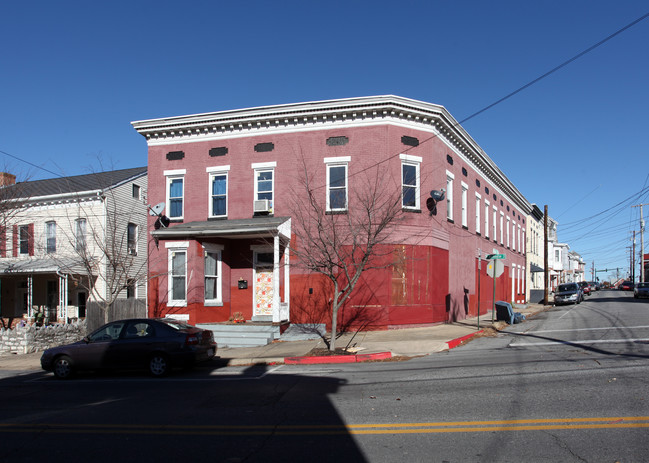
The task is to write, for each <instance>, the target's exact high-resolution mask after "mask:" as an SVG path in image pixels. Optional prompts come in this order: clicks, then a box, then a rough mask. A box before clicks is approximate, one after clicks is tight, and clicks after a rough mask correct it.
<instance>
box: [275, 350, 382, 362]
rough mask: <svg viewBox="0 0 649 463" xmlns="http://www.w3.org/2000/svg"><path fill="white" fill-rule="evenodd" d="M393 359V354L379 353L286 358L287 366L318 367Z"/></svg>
mask: <svg viewBox="0 0 649 463" xmlns="http://www.w3.org/2000/svg"><path fill="white" fill-rule="evenodd" d="M391 357H392V352H378V353H376V354H357V355H328V356H322V357H286V358H285V359H284V363H285V364H287V365H316V364H324V363H359V362H368V361H370V360H385V359H388V358H391Z"/></svg>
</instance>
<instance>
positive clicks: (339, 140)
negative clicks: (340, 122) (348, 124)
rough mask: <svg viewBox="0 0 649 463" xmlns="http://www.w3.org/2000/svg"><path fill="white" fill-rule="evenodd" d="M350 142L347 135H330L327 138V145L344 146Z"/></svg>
mask: <svg viewBox="0 0 649 463" xmlns="http://www.w3.org/2000/svg"><path fill="white" fill-rule="evenodd" d="M347 143H349V138H347V137H329V138H327V146H343V145H346V144H347Z"/></svg>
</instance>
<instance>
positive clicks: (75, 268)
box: [0, 257, 88, 275]
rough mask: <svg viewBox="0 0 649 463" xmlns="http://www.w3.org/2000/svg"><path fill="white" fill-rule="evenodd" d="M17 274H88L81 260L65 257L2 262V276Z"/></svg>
mask: <svg viewBox="0 0 649 463" xmlns="http://www.w3.org/2000/svg"><path fill="white" fill-rule="evenodd" d="M17 273H23V274H24V273H72V274H76V275H85V274H87V273H88V271H87V270H86V268H85V266H84V265H83V263H82V262H81V261H80V260H79V259H75V258H73V257H63V258H59V259H54V258H51V257H32V258H29V259H24V258H23V259H6V260H5V259H3V260H0V274H4V275H11V274H17Z"/></svg>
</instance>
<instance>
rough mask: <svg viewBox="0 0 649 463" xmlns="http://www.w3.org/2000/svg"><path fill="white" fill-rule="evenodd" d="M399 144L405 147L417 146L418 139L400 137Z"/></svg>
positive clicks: (405, 136)
mask: <svg viewBox="0 0 649 463" xmlns="http://www.w3.org/2000/svg"><path fill="white" fill-rule="evenodd" d="M401 143H403V144H404V145H406V146H419V139H418V138H415V137H409V136H407V135H404V136H403V137H401Z"/></svg>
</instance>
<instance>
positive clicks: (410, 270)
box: [148, 125, 525, 328]
mask: <svg viewBox="0 0 649 463" xmlns="http://www.w3.org/2000/svg"><path fill="white" fill-rule="evenodd" d="M404 135H406V136H410V137H415V138H417V139H419V140H420V142H421V143H420V144H419V146H415V147H413V146H406V145H404V144H403V143H402V141H401V140H402V136H404ZM333 136H336V137H339V136H346V137H348V139H349V143H348V144H346V145H342V146H328V145H327V144H326V140H327V138H329V137H333ZM431 137H432V138H431ZM424 140H428V141H426V142H425V143H424ZM262 142H264V143H265V142H270V143H273V144H274V149H273V151H271V152H261V153H260V152H256V151H255V149H254V147H255V145H256V144H257V143H262ZM220 146H225V147H227V148H228V153H227V154H226V155H224V156H218V157H210V156H209V154H208V153H209V150H210V149H211V148H214V147H220ZM170 151H183V152H184V158H183V159H181V160H175V161H169V160H167V159H166V154H167V153H168V152H170ZM399 154H408V155H411V156H419V157H421V158H422V164H421V199H420V201H421V212H420V213H407V214H405V218H404V220H403V222H402V223H400V224H399V226H398V227H397V229H396V230H395V231H394V233H393V235H392V241H393V243H398V244H400V245H402V251H401V252H402V253H403V254H404V255H405V256H406V257H405V264H404V268H403V272H402V276H400V277H399V278H397V277H395V274H394V269H389V270H388V269H386V270H384V271H374V272H370V273H368V274H367V275H365V276H364V277H363V282H362V283H363V285H361V286H360V287H359V288H363V290H359V291H358V294H355V295H354V300H353V302H350V303H348V304H347V305H346V306H345V308H344V310H343V313H342V314H341V317H342V318H341V322H342V323H349V324H355V325H359V324H362V323H366V324H369V325H373V326H375V327H377V328H381V327H382V328H386V327H390V326H395V325H417V324H427V323H440V322H445V321H453V320H459V319H463V318H465V317H467V316H471V315H474V314H477V301H478V295H477V293H478V287H477V286H478V284H477V283H478V271H477V259H478V254H479V253H480V252H482V256H483V257H484V256H485V255H486V254H488V253H492V252H499V253H505V254H506V256H507V258H506V261H505V263H506V265H507V267H508V268H507V269H506V270H505V274H504V275H503V276H502V277H500V282H499V285H500V286H498V289H497V299H503V300H510V299H511V283H512V280H511V276H510V268H511V266H512V265H513V264H516V265H521V266H523V267H524V265H525V256H524V253H523V252H521V251H522V250H521V251H519V250H516V251H514V250H512V249H511V248H508V247H507V246H506V243H502V244H501V242H500V232H498V233H497V237H496V238H497V241H494V240H493V237H489V238H487V237H486V236H485V233H484V200H485V199H486V198H488V200H489V202H490V213H491V210H492V209H491V205H494V204H495V205H496V206H497V209H498V217H499V214H500V212H501V211H502V212H503V213H504V214H505V217H509V218H510V220H512V221H513V223H515V224H517V225H518V224H520V225H521V227H522V228H523V229H524V228H525V227H524V220H525V217H524V214H523V213H521V211H519V210H518V209H517V208H516V207H515V206H514V204H513V203H512V202H510V201H509V200H508V199H507V197H506V196H505V195H503V194H501V192H499V191H497V190H496V189H495V187H494V185H493V184H491V183H490V182H489V181H487V180H486V179H485V177H484V176H483V175H482V174H481V173H480V172H476V171H474V169H473V168H472V165H471V164H470V163H469V162H468V161H465V160H464V159H463V158H462V157H461V156H460V155H459V154H457V153H456V152H455V151H454V150H453V149H451V148H450V147H449V146H448V145H446V144H445V143H444V142H443V141H441V140H440V139H438V138H435V137H434V136H433V134H431V133H428V132H423V131H417V130H413V129H406V128H403V127H398V126H394V125H383V126H370V127H355V128H350V127H346V128H340V129H333V130H313V131H304V132H296V133H282V134H280V133H269V134H267V135H261V136H250V137H239V138H229V139H224V140H218V141H209V142H193V143H178V144H173V145H165V146H151V147H149V171H148V174H149V192H148V200H149V203H150V204H157V203H159V202H163V201H165V176H164V171H165V170H176V169H186V174H185V207H184V222H192V221H205V220H207V219H208V182H209V174H208V173H206V168H207V167H215V166H225V165H227V166H229V167H230V168H229V171H228V218H229V219H241V218H250V217H252V215H253V211H252V205H253V199H254V198H253V196H254V183H253V182H254V172H253V169H252V168H251V164H252V163H263V162H276V163H277V166H276V168H275V196H274V215H275V216H290V215H291V201H290V198H291V197H292V196H293V195H295V194H296V193H295V192H296V191H298V192H299V191H300V189H299V185H298V183H297V179H298V178H299V177H300V175H301V173H300V170H299V167H300V165H301V163H302V160H303V159H305V160H306V164H307V165H308V168H309V171H310V172H312V173H313V174H314V175H315V178H316V179H319V180H320V185H319V186H320V188H319V191H320V193H321V194H322V195H323V196H324V195H325V191H326V190H325V188H324V186H325V175H326V170H325V169H326V165H325V163H324V162H323V160H324V158H325V157H338V156H350V157H351V162H350V164H349V188H350V191H351V190H352V189H353V188H354V187H355V183H354V182H355V180H354V179H355V178H356V177H354V175H355V174H356V173H360V172H363V171H364V170H365V169H367V168H368V167H370V166H374V165H376V163H377V162H378V161H385V162H383V163H382V164H381V169H382V170H381V175H382V177H383V178H384V179H386V181H392V182H393V184H394V185H395V188H400V175H401V160H400V158H399ZM448 156H450V159H451V160H452V164H451V163H450V162H449V160H448ZM447 171H448V172H451V173H452V174H453V175H454V177H455V181H454V211H453V216H454V221H452V222H451V221H448V220H447V217H446V212H447V211H446V201H441V202H440V203H439V204H438V205H437V214H436V215H431V214H430V212H429V211H428V210H427V209H426V206H425V204H426V199H427V198H428V197H429V196H428V195H429V192H430V190H432V189H437V190H439V189H441V188H446V172H447ZM465 173H466V175H465ZM476 181H478V182H479V184H480V185H479V186H478V184H477V183H476ZM461 182H464V183H466V185H467V186H468V193H467V194H468V222H467V225H466V227H463V226H462V224H461V216H462V212H461ZM485 189H488V191H489V193H487V191H486V190H485ZM476 192H477V193H479V194H480V195H481V198H482V202H481V207H482V210H481V213H480V219H481V222H482V223H481V226H480V229H481V233H480V234H477V233H476V224H475V197H476V196H475V194H476ZM494 194H495V195H496V199H494V198H493V195H494ZM501 201H502V205H501ZM350 207H353V203H352V202H350ZM508 208H509V210H508ZM492 220H493V219H492V217H491V215H490V217H489V228H490V229H489V235H491V234H492V233H491V224H492ZM153 223H154V218H152V217H151V218H150V219H149V228H150V230H152V229H153ZM505 223H506V220H505ZM173 226H174V225H173V224H172V225H171V227H173ZM498 228H500V226H499V223H498ZM505 236H506V235H505ZM510 239H511V238H510ZM523 241H524V240H523ZM223 243H225V246H226V248H225V250H224V253H223V279H224V287H223V300H224V304H223V306H222V307H219V308H215V307H203V305H202V298H203V281H202V278H203V277H202V275H203V268H202V265H203V264H202V257H201V253H202V248H201V246H200V245H199V244H197V243H196V242H194V241H191V246H190V248H191V249H192V251H191V252H192V253H193V255H192V259H191V260H192V264H190V265H191V269H188V271H191V272H193V277H192V281H191V285H192V287H191V289H190V291H189V292H188V307H187V308H174V309H173V310H175V311H182V312H183V313H187V312H189V313H190V314H191V315H190V316H191V321H192V322H196V323H201V322H208V321H223V320H227V319H228V318H229V317H230V316H231V315H232V314H233V312H235V311H237V312H238V311H240V312H242V313H243V314H244V316H245V317H246V318H249V317H250V316H251V315H252V298H253V295H252V287H253V285H252V270H251V268H250V256H251V254H250V250H249V246H250V242H247V241H245V240H242V241H241V242H238V241H224V242H223ZM151 251H152V252H151V258H150V262H149V265H150V267H149V272H150V275H151V278H152V283H151V284H150V286H149V301H150V309H151V311H157V312H160V310H157V309H155V308H156V307H158V308H162V307H164V306H165V301H166V288H167V282H166V276H165V275H166V272H167V249H166V248H165V246H164V240H160V242H159V245H158V247H155V246H152V247H151ZM485 267H486V265H485V263H484V262H483V270H482V272H483V274H482V276H481V297H480V310H481V313H484V311H485V310H486V307H488V306H489V304H488V303H489V302H490V301H491V299H492V296H491V292H492V291H491V287H490V286H489V284H488V282H490V281H491V279H490V278H489V277H487V276H486V274H485V273H484V272H485V270H484V268H485ZM239 278H243V279H247V280H248V282H249V284H248V289H247V290H239V289H238V285H237V283H238V280H239ZM281 281H282V285H283V282H284V279H283V277H282V279H281ZM290 285H291V286H290V291H291V301H290V304H291V319H292V321H296V322H303V321H306V320H318V321H322V320H323V319H324V320H327V319H328V317H327V316H326V315H323V314H322V312H323V310H326V308H323V306H326V300H324V301H323V300H320V299H321V298H322V296H323V294H325V293H326V290H325V289H324V288H325V287H324V286H323V282H322V279H321V278H320V277H317V276H311V275H305V274H303V273H301V272H299V271H298V270H297V269H294V268H291V282H290ZM521 286H522V285H521ZM522 287H523V286H522ZM488 289H489V291H488ZM309 290H311V292H309ZM522 294H524V287H523V291H522ZM516 297H518V298H520V297H521V295H520V294H519V295H517V296H516ZM516 297H515V298H516ZM522 297H523V298H524V295H523V296H522ZM355 306H356V307H355ZM358 306H363V307H362V311H363V312H364V313H365V314H366V317H365V319H364V320H361V319H360V318H359V317H358V315H359V312H360V311H361V307H358Z"/></svg>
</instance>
